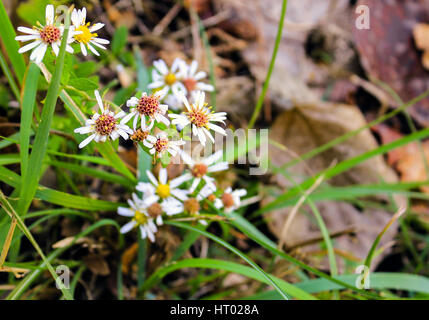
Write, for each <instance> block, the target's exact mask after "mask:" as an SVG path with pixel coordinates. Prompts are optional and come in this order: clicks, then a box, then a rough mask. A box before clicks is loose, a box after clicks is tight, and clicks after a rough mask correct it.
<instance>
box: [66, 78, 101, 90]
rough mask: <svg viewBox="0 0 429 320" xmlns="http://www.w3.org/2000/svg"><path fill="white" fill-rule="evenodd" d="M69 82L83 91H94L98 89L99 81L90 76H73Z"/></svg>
mask: <svg viewBox="0 0 429 320" xmlns="http://www.w3.org/2000/svg"><path fill="white" fill-rule="evenodd" d="M68 84H69V85H70V86H72V87H74V88H75V89H77V90H81V91H94V90H96V89H98V83H97V82H95V81H93V80H90V79H88V78H72V79H70V80H69V82H68Z"/></svg>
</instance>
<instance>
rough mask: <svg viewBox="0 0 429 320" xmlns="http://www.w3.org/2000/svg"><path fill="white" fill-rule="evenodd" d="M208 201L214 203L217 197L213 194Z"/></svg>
mask: <svg viewBox="0 0 429 320" xmlns="http://www.w3.org/2000/svg"><path fill="white" fill-rule="evenodd" d="M207 200H209V201H211V202H214V201H215V200H216V196H215V195H214V194H213V193H212V194H211V195H209V196H208V197H207Z"/></svg>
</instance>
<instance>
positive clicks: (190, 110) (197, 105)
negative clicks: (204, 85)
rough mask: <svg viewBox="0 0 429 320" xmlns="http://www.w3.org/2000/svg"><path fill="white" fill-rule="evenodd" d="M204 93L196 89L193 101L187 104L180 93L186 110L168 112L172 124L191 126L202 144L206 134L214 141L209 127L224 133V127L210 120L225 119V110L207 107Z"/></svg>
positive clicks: (219, 120) (204, 141)
mask: <svg viewBox="0 0 429 320" xmlns="http://www.w3.org/2000/svg"><path fill="white" fill-rule="evenodd" d="M204 99H205V93H204V92H203V91H198V92H196V93H195V96H194V103H192V104H189V102H188V99H187V98H186V97H185V96H184V95H182V100H183V103H184V104H185V107H186V109H187V111H185V112H183V113H182V114H170V115H169V116H170V118H172V119H173V121H172V122H171V123H172V124H176V125H179V126H180V127H182V128H184V127H186V126H187V125H191V126H192V133H193V135H194V136H197V137H198V139H199V140H200V142H201V144H202V145H205V144H206V140H207V139H206V136H207V137H208V138H209V139H210V140H211V141H212V142H213V143H214V138H213V136H212V135H211V133H210V131H209V129H212V130H214V131H216V132H218V133H220V134H223V135H226V132H225V129H223V128H221V127H219V126H218V125H215V124H213V123H211V122H222V123H223V124H225V122H224V121H223V120H225V119H226V112H213V111H211V107H207V103H206V102H205V101H204Z"/></svg>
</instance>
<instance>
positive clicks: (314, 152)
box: [274, 90, 429, 173]
mask: <svg viewBox="0 0 429 320" xmlns="http://www.w3.org/2000/svg"><path fill="white" fill-rule="evenodd" d="M428 95H429V90H427V91H425V92H423V93H422V94H421V95H419V96H417V97H415V98H414V99H412V100H410V101H408V102H407V103H405V104H403V105H401V106H400V107H399V108H397V109H395V110H393V111H391V112H389V113H387V114H385V115H384V116H382V117H379V118H377V119H375V120H373V121H371V122H369V123H367V124H366V125H364V126H362V127H360V128H358V129H356V130H353V131H350V132H347V133H346V134H344V135H342V136H340V137H338V138H335V139H333V140H331V141H329V142H327V143H325V144H323V145H321V146H320V147H318V148H315V149H313V150H310V151H309V152H307V153H305V154H303V155H302V156H300V157H299V158H296V159H293V160H291V161H290V162H288V163H286V164H284V165H283V166H281V167H280V168H278V169H277V170H274V172H275V173H276V171H278V170H281V169H283V170H284V169H287V168H290V167H292V166H294V165H297V164H298V163H300V162H301V161H304V160H308V159H311V158H313V157H315V156H317V155H318V154H320V153H322V152H325V151H326V150H329V149H330V148H332V147H335V146H336V145H338V144H340V143H343V142H344V141H347V140H348V139H350V138H352V137H354V136H356V135H357V134H359V133H360V132H362V131H364V130H366V129H368V128H371V127H373V126H375V125H377V124H379V123H382V122H384V121H386V120H388V119H390V118H392V117H394V116H396V115H397V114H399V113H401V112H403V111H404V110H407V109H408V108H409V107H411V106H413V105H414V104H416V103H418V102H420V101H421V100H423V99H425V98H426V97H427V96H428Z"/></svg>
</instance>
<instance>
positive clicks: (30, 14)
mask: <svg viewBox="0 0 429 320" xmlns="http://www.w3.org/2000/svg"><path fill="white" fill-rule="evenodd" d="M49 3H50V1H49V0H29V1H26V2H23V3H21V4H20V5H19V7H18V9H17V13H18V16H19V17H20V18H21V19H22V20H24V21H26V22H28V24H30V25H32V26H35V25H36V23H37V21H39V22H41V23H44V22H45V10H44V9H45V7H46V5H48V4H49Z"/></svg>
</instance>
